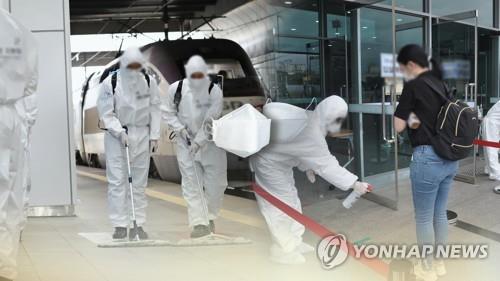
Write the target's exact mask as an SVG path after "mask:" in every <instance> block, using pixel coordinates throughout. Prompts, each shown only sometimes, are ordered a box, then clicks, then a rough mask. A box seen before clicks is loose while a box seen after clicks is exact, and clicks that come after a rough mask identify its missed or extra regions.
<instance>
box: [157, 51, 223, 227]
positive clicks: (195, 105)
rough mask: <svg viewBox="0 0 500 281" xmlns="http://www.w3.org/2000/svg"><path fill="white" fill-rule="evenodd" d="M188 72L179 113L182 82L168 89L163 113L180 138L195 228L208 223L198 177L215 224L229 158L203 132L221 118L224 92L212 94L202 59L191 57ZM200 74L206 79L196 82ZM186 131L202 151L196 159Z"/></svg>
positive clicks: (182, 168)
mask: <svg viewBox="0 0 500 281" xmlns="http://www.w3.org/2000/svg"><path fill="white" fill-rule="evenodd" d="M185 70H186V77H188V78H186V79H184V80H183V86H182V99H181V101H180V104H179V111H177V108H176V105H175V103H174V97H175V93H176V90H177V86H178V84H179V82H175V83H174V84H172V85H171V86H170V88H169V89H168V94H167V96H166V100H165V101H164V102H163V103H162V104H163V109H162V111H163V118H164V119H165V121H166V123H167V124H168V125H169V127H170V129H171V130H173V131H174V132H175V133H176V135H177V137H176V139H175V142H176V144H177V145H176V147H177V162H178V163H179V169H180V172H181V175H182V193H183V196H184V199H185V200H186V201H187V204H188V219H189V226H190V227H194V226H196V225H207V223H208V222H207V221H206V218H205V217H204V212H203V205H202V201H201V198H200V193H199V186H198V182H197V177H196V174H195V172H196V173H198V178H199V179H200V182H201V184H203V186H204V187H205V198H206V200H205V201H206V202H207V207H208V219H209V220H215V219H216V218H217V215H218V213H219V209H220V207H221V205H222V198H223V196H224V191H225V189H226V188H227V157H226V152H225V151H224V150H223V149H220V148H218V147H217V146H215V144H214V143H213V142H210V141H209V140H208V138H207V135H206V133H205V130H204V129H203V124H205V122H210V121H211V120H212V119H218V118H219V117H220V116H221V114H222V108H223V95H222V91H221V89H220V88H219V87H218V86H217V85H214V87H213V88H212V91H211V92H210V93H209V88H210V80H209V79H208V72H207V71H208V67H207V64H206V63H205V61H204V60H203V58H202V57H200V56H193V57H191V58H190V59H189V61H188V62H187V64H186V65H185ZM196 72H201V73H203V74H204V75H205V78H204V79H203V80H200V79H192V78H191V75H192V74H193V73H196ZM195 80H198V81H195ZM183 129H186V130H187V132H188V133H189V135H190V136H191V146H193V145H199V147H200V149H199V150H198V152H197V153H196V154H195V155H194V156H193V155H191V153H190V146H189V145H188V144H187V142H186V140H185V139H183V138H182V137H181V135H182V134H181V131H182V130H183ZM195 166H196V167H195ZM195 169H196V171H195Z"/></svg>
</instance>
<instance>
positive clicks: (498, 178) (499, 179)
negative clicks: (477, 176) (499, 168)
mask: <svg viewBox="0 0 500 281" xmlns="http://www.w3.org/2000/svg"><path fill="white" fill-rule="evenodd" d="M488 178H489V179H490V181H500V177H498V176H493V175H491V174H490V176H489V177H488Z"/></svg>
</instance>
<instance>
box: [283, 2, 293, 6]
mask: <svg viewBox="0 0 500 281" xmlns="http://www.w3.org/2000/svg"><path fill="white" fill-rule="evenodd" d="M285 4H286V5H292V4H293V2H292V1H285Z"/></svg>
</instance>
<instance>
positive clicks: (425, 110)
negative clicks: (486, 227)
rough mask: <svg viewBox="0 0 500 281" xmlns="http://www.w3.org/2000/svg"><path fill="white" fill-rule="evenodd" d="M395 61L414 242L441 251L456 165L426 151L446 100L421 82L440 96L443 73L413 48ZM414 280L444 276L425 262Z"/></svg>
mask: <svg viewBox="0 0 500 281" xmlns="http://www.w3.org/2000/svg"><path fill="white" fill-rule="evenodd" d="M397 61H398V63H399V65H400V67H401V71H402V72H403V74H404V76H405V80H406V84H405V86H404V89H403V93H402V95H401V98H400V100H399V105H398V107H397V109H396V112H395V113H394V116H395V117H394V124H395V127H396V130H397V131H398V132H402V131H404V130H405V129H406V127H409V136H410V141H411V145H412V147H413V155H412V161H411V164H410V179H411V186H412V194H413V204H414V209H415V221H416V230H417V242H418V244H419V245H420V246H424V245H425V246H432V247H435V246H437V245H444V244H446V243H447V239H448V219H447V216H446V209H447V203H448V192H449V190H450V187H451V183H452V181H453V178H454V177H455V174H456V173H457V169H458V162H457V161H449V160H446V159H443V158H441V157H439V156H438V155H437V154H436V153H435V151H434V148H433V147H432V145H431V139H430V137H429V136H432V135H435V134H436V130H435V124H436V119H437V116H438V114H439V111H440V109H441V106H442V105H443V104H444V103H445V100H444V99H443V98H442V97H441V96H440V95H439V93H437V92H435V91H433V90H432V89H431V87H430V86H429V85H428V84H427V82H426V81H430V82H432V83H433V85H437V87H439V89H442V90H443V91H442V92H443V93H445V85H444V83H443V81H442V73H441V71H440V68H439V66H438V65H437V63H436V62H435V61H434V60H431V62H432V70H431V68H430V65H429V60H428V56H427V54H426V53H425V51H424V49H423V48H422V47H420V46H417V45H407V46H405V47H403V48H402V49H401V51H400V52H399V55H398V58H397ZM415 274H416V275H417V277H418V278H420V279H423V280H425V281H435V280H437V276H442V275H444V274H446V269H445V266H444V263H443V261H442V260H435V261H433V259H432V257H431V256H429V257H428V258H426V259H423V260H421V261H419V263H417V265H416V266H415Z"/></svg>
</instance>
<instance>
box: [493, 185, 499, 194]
mask: <svg viewBox="0 0 500 281" xmlns="http://www.w3.org/2000/svg"><path fill="white" fill-rule="evenodd" d="M493 192H495V193H496V194H500V185H499V186H495V187H493Z"/></svg>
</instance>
